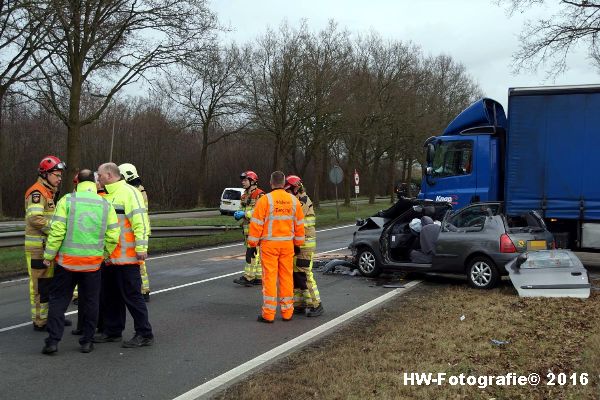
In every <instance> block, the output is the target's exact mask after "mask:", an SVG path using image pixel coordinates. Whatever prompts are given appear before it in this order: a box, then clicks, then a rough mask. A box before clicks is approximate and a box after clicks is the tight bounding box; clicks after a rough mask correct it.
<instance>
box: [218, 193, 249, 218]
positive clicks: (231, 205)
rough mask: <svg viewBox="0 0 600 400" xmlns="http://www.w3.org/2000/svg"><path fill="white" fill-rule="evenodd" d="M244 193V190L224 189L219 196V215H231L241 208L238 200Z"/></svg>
mask: <svg viewBox="0 0 600 400" xmlns="http://www.w3.org/2000/svg"><path fill="white" fill-rule="evenodd" d="M243 193H244V188H225V190H223V194H221V205H220V206H219V211H221V215H223V214H228V215H233V213H234V212H236V211H237V210H240V209H241V208H242V203H241V201H240V199H241V198H242V194H243Z"/></svg>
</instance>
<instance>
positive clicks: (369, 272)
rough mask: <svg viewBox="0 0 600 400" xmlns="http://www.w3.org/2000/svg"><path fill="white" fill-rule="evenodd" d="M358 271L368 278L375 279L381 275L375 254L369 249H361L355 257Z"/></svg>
mask: <svg viewBox="0 0 600 400" xmlns="http://www.w3.org/2000/svg"><path fill="white" fill-rule="evenodd" d="M356 260H357V266H358V271H359V272H360V273H361V274H362V275H363V276H366V277H368V278H375V277H376V276H378V275H379V274H381V266H380V265H379V263H378V262H377V258H376V257H375V253H374V252H373V250H371V249H369V248H362V249H360V250H359V252H358V256H357V257H356Z"/></svg>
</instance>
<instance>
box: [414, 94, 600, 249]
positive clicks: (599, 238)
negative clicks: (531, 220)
mask: <svg viewBox="0 0 600 400" xmlns="http://www.w3.org/2000/svg"><path fill="white" fill-rule="evenodd" d="M424 147H425V152H426V157H425V158H426V163H425V165H424V168H423V182H422V185H421V192H420V193H419V196H418V197H419V198H423V199H431V200H435V201H448V202H450V203H452V205H453V208H454V209H457V208H461V207H463V206H465V205H468V204H470V203H474V202H483V201H502V202H504V207H505V213H506V215H507V216H509V217H510V216H514V217H518V216H523V215H525V214H526V213H527V212H528V211H530V210H537V211H538V212H539V213H540V214H541V215H542V217H543V218H544V221H545V222H546V225H547V227H548V229H549V230H550V231H551V232H552V233H553V234H554V238H555V241H556V244H557V247H562V248H571V249H600V173H599V171H600V168H598V164H599V162H600V155H599V154H598V152H599V151H600V85H581V86H551V87H530V88H527V87H525V88H511V89H509V91H508V117H507V116H506V114H505V112H504V109H503V107H502V105H501V104H500V103H498V102H497V101H495V100H492V99H489V98H484V99H481V100H479V101H477V102H475V103H473V104H472V105H471V106H469V107H468V108H466V109H465V110H464V111H462V112H461V113H460V114H459V115H458V116H457V117H456V118H455V119H454V120H453V121H452V122H451V123H450V124H449V125H448V127H447V128H446V129H445V130H444V131H443V133H442V134H441V135H439V136H434V137H430V138H429V139H427V140H426V141H425V146H424Z"/></svg>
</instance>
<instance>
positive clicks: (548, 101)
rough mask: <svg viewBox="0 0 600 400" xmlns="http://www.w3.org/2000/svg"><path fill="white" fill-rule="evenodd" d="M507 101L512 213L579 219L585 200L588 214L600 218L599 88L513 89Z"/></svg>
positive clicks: (508, 199) (508, 204)
mask: <svg viewBox="0 0 600 400" xmlns="http://www.w3.org/2000/svg"><path fill="white" fill-rule="evenodd" d="M508 104H509V105H508V123H509V128H508V140H507V170H506V209H507V212H508V214H509V215H520V214H522V213H524V212H526V211H528V210H541V211H542V213H543V214H544V216H545V217H547V218H569V219H578V218H579V206H580V201H581V200H583V206H584V219H593V220H598V219H600V179H599V178H598V176H599V175H598V169H599V168H598V167H599V163H600V156H599V152H600V88H599V89H598V90H597V91H596V92H595V93H594V92H593V91H589V90H588V91H586V92H580V93H577V92H573V91H571V92H566V93H565V94H556V93H553V94H552V95H550V94H549V93H546V94H544V92H543V91H539V92H537V93H536V92H535V91H532V92H524V93H519V92H518V91H515V92H513V91H511V93H510V96H509V103H508ZM544 203H545V204H544ZM544 208H545V210H544Z"/></svg>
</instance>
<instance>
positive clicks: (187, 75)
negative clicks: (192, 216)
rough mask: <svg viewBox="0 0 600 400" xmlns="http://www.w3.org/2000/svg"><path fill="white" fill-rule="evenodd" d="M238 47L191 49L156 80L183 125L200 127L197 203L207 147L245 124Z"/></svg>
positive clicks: (201, 199)
mask: <svg viewBox="0 0 600 400" xmlns="http://www.w3.org/2000/svg"><path fill="white" fill-rule="evenodd" d="M239 61H240V60H239V50H238V49H237V47H235V46H231V47H229V48H221V47H219V46H218V45H215V46H213V47H211V48H210V49H208V50H207V51H205V52H193V53H192V54H191V55H190V56H189V57H187V58H186V59H185V60H184V61H183V62H182V63H181V64H180V65H179V66H178V67H177V68H174V70H173V71H168V77H167V79H166V81H162V82H157V87H158V88H159V90H160V91H161V92H162V93H163V94H164V95H165V96H167V97H168V98H169V99H171V100H172V101H173V102H174V103H175V104H176V105H177V106H178V107H179V110H180V118H181V120H182V121H184V123H185V125H186V127H187V128H191V129H192V130H194V131H195V130H196V129H199V130H200V136H201V137H200V144H201V147H200V154H199V157H198V159H199V170H200V173H199V174H198V205H199V206H201V205H206V202H207V200H208V199H207V196H209V195H210V193H207V192H206V190H205V188H206V182H207V180H208V173H209V168H208V157H209V154H208V152H209V148H210V147H211V146H213V145H214V144H216V143H218V142H219V141H221V140H223V139H224V138H226V137H227V136H230V135H233V134H236V133H238V132H240V131H241V130H243V129H244V128H245V127H246V126H247V125H248V119H247V118H246V115H245V114H244V113H242V105H241V98H240V96H241V83H240V80H241V75H240V74H239V71H238V70H239Z"/></svg>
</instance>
